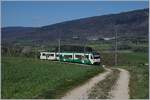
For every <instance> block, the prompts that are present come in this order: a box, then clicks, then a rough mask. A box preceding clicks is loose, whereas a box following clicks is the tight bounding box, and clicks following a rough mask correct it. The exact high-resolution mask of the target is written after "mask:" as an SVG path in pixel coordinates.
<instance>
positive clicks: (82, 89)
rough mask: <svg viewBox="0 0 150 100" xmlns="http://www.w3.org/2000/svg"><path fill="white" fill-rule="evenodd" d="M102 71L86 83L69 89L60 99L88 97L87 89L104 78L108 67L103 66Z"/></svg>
mask: <svg viewBox="0 0 150 100" xmlns="http://www.w3.org/2000/svg"><path fill="white" fill-rule="evenodd" d="M105 69H106V71H105V72H104V73H100V74H98V75H97V76H95V77H93V78H92V79H90V80H89V81H88V82H87V83H85V84H83V85H81V86H79V87H77V88H75V89H73V90H71V91H70V92H69V93H67V94H66V95H65V96H64V97H62V99H88V91H89V90H90V89H91V88H92V87H93V86H94V85H95V84H96V83H98V82H99V81H101V80H103V79H105V77H106V76H107V75H108V74H109V73H110V72H111V70H110V69H107V68H105Z"/></svg>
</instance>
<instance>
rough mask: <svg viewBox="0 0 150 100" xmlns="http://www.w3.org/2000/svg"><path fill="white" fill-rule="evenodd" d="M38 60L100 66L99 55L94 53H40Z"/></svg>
mask: <svg viewBox="0 0 150 100" xmlns="http://www.w3.org/2000/svg"><path fill="white" fill-rule="evenodd" d="M40 59H47V60H57V61H62V62H72V63H81V64H91V65H94V64H98V65H99V64H100V62H101V59H100V54H99V53H96V52H89V53H79V52H60V53H58V52H40Z"/></svg>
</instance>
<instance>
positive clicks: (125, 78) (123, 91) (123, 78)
mask: <svg viewBox="0 0 150 100" xmlns="http://www.w3.org/2000/svg"><path fill="white" fill-rule="evenodd" d="M117 69H118V70H120V77H119V78H118V81H117V83H116V85H115V86H114V89H113V90H112V91H111V96H112V97H111V98H112V99H115V100H116V99H129V87H128V85H129V77H130V75H129V72H128V71H126V70H124V69H120V68H117Z"/></svg>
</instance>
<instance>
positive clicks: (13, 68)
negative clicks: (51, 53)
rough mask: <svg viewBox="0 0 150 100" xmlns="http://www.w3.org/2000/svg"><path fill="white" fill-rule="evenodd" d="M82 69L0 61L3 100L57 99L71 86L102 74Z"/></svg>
mask: <svg viewBox="0 0 150 100" xmlns="http://www.w3.org/2000/svg"><path fill="white" fill-rule="evenodd" d="M103 71H104V69H103V68H102V67H99V66H81V65H73V64H64V63H58V62H52V61H41V60H38V59H32V58H23V57H2V66H1V75H2V88H1V93H2V94H1V96H2V98H7V99H8V98H14V99H16V98H22V99H23V98H24V99H26V98H59V97H60V96H61V95H63V94H64V93H65V92H67V91H68V90H69V89H71V88H73V87H74V86H77V85H80V84H82V83H84V82H85V81H86V80H88V79H89V78H91V77H92V76H94V75H96V74H98V73H100V72H103Z"/></svg>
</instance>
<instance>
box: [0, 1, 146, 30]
mask: <svg viewBox="0 0 150 100" xmlns="http://www.w3.org/2000/svg"><path fill="white" fill-rule="evenodd" d="M144 8H148V1H88V2H87V1H76V2H75V1H3V2H2V3H1V17H2V18H1V21H2V23H1V25H2V27H8V26H24V27H40V26H45V25H51V24H55V23H59V22H63V21H69V20H74V19H80V18H86V17H92V16H100V15H106V14H114V13H120V12H126V11H131V10H136V9H144Z"/></svg>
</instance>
